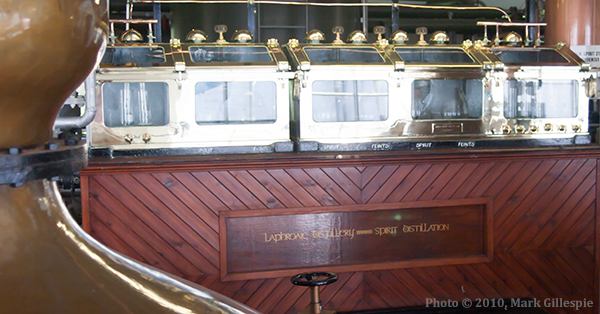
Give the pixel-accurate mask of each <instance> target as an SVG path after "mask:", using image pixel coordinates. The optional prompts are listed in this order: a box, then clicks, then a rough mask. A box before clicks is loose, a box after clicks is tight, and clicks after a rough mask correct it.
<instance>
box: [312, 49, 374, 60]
mask: <svg viewBox="0 0 600 314" xmlns="http://www.w3.org/2000/svg"><path fill="white" fill-rule="evenodd" d="M304 52H305V53H306V55H307V56H308V59H309V60H310V62H313V63H384V60H383V57H382V56H381V55H380V54H379V52H378V51H377V49H375V48H373V47H352V48H342V47H304Z"/></svg>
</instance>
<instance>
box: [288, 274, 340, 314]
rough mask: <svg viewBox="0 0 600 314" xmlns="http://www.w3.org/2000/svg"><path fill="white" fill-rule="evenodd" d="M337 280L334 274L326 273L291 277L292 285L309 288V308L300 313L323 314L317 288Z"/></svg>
mask: <svg viewBox="0 0 600 314" xmlns="http://www.w3.org/2000/svg"><path fill="white" fill-rule="evenodd" d="M337 280H338V276H337V275H336V274H334V273H328V272H313V273H303V274H298V275H296V276H294V277H292V280H291V281H292V283H293V284H294V285H297V286H305V287H309V288H310V307H309V309H307V310H308V311H306V310H305V311H302V312H301V313H310V314H325V312H321V300H320V298H319V286H324V285H328V284H330V283H333V282H336V281H337Z"/></svg>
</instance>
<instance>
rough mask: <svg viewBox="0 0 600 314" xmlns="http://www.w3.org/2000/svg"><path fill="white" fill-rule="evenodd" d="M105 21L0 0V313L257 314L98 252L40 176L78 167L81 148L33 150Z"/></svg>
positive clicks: (98, 9)
mask: <svg viewBox="0 0 600 314" xmlns="http://www.w3.org/2000/svg"><path fill="white" fill-rule="evenodd" d="M106 17H107V15H106V2H104V0H0V56H2V57H1V58H0V73H1V75H0V312H2V313H35V314H38V313H98V314H104V313H132V314H133V313H182V314H183V313H186V314H192V313H204V314H212V313H214V314H225V313H236V314H243V313H251V314H258V312H256V311H254V310H252V309H250V308H248V307H246V306H245V305H243V304H240V303H238V302H235V301H233V300H231V299H228V298H226V297H224V296H222V295H219V294H217V293H215V292H213V291H210V290H208V289H206V288H204V287H201V286H198V285H195V284H193V283H191V282H188V281H185V280H182V279H179V278H175V277H172V276H170V275H168V274H166V273H163V272H161V271H159V270H156V269H154V268H151V267H150V266H146V265H142V264H140V263H137V262H135V261H133V260H131V259H129V258H127V257H124V256H122V255H120V254H118V253H115V252H113V251H111V250H109V249H107V248H106V247H105V246H104V245H102V244H100V243H99V242H97V241H96V240H94V239H93V238H91V237H90V236H89V235H88V234H86V233H85V232H84V231H83V230H82V229H81V228H80V227H79V226H78V225H77V224H76V223H75V221H74V220H73V219H72V218H71V216H70V214H69V212H68V211H67V209H66V208H65V206H64V204H63V202H62V199H61V197H60V194H59V191H58V188H57V185H56V183H55V182H52V181H51V180H48V178H53V177H55V176H57V175H59V174H63V175H64V174H67V175H68V174H71V173H72V172H73V171H77V170H79V169H81V167H83V165H85V163H86V161H87V160H86V154H85V148H84V147H83V146H82V145H75V146H70V145H67V144H66V143H65V144H64V145H62V144H58V143H48V144H46V145H41V144H45V143H46V142H47V141H48V140H49V139H50V137H51V132H52V125H53V122H54V119H55V117H56V115H57V113H58V111H59V109H60V107H61V106H62V104H63V103H64V101H65V100H66V99H67V98H68V96H69V95H70V93H71V92H72V91H73V90H74V89H75V88H76V87H77V86H79V85H80V84H81V82H82V81H83V80H84V79H85V78H86V77H87V76H88V74H89V73H90V71H92V70H93V69H94V67H95V64H96V62H97V61H98V59H99V56H101V54H102V50H103V47H104V45H105V42H106V34H107V27H106V26H107V24H106ZM65 157H68V158H72V160H71V159H66V158H65ZM58 165H60V168H57V166H58ZM71 165H73V166H72V167H71ZM56 169H59V170H56ZM63 169H65V170H63ZM57 172H60V173H57ZM111 210H114V208H113V209H111ZM123 240H124V241H127V239H123ZM199 275H200V274H199Z"/></svg>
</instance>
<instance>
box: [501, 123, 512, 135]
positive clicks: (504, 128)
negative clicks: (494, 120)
mask: <svg viewBox="0 0 600 314" xmlns="http://www.w3.org/2000/svg"><path fill="white" fill-rule="evenodd" d="M511 132H512V129H511V128H510V126H509V125H506V124H505V125H503V126H502V133H504V134H510V133H511Z"/></svg>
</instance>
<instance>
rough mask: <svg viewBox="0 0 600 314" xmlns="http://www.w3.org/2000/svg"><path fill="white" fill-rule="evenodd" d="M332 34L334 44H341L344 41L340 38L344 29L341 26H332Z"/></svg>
mask: <svg viewBox="0 0 600 314" xmlns="http://www.w3.org/2000/svg"><path fill="white" fill-rule="evenodd" d="M331 32H332V33H333V34H335V39H334V40H333V43H334V44H343V43H344V41H343V40H342V39H341V38H340V36H341V35H342V34H343V33H344V28H343V27H341V26H334V27H333V29H332V30H331Z"/></svg>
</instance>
